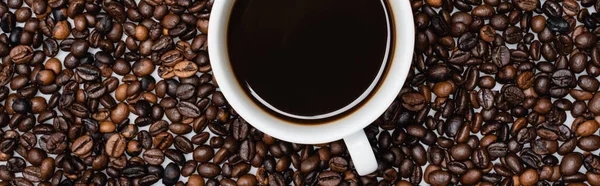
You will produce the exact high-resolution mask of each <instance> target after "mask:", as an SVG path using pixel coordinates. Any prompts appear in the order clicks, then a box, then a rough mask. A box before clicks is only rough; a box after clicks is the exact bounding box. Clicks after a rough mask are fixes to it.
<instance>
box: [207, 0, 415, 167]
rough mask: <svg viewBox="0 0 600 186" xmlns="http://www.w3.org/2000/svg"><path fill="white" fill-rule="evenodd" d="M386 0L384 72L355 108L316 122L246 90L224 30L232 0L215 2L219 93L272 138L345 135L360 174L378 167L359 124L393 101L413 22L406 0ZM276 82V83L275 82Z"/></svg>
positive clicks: (212, 39) (212, 27)
mask: <svg viewBox="0 0 600 186" xmlns="http://www.w3.org/2000/svg"><path fill="white" fill-rule="evenodd" d="M382 1H387V5H388V9H387V13H388V15H390V16H388V17H389V18H390V19H389V20H388V23H390V24H391V25H392V26H391V32H390V34H391V35H392V38H393V39H391V40H390V41H391V44H392V47H391V49H389V50H388V51H389V56H388V58H389V60H388V63H389V64H388V67H387V73H386V75H385V76H383V77H382V78H381V80H380V85H379V87H378V89H376V90H374V91H373V92H372V93H371V94H372V96H371V98H370V99H367V100H365V102H364V103H363V104H362V105H361V106H360V107H359V108H358V109H356V110H355V111H354V112H352V113H349V114H347V115H345V116H343V117H341V118H338V119H335V120H332V121H328V122H326V123H324V124H318V125H301V124H298V123H293V122H291V121H287V120H283V119H280V118H277V117H274V116H273V115H272V114H270V113H268V112H267V111H264V110H263V109H262V108H261V107H260V106H259V105H257V104H256V103H255V102H254V101H253V100H252V98H250V97H249V96H248V95H246V93H245V91H244V89H243V88H242V87H241V86H240V85H239V83H238V82H237V79H236V78H235V75H234V74H233V70H232V68H231V65H230V62H229V54H228V49H227V30H228V24H229V17H230V15H231V11H232V8H233V5H234V3H235V0H217V1H215V2H214V5H213V7H212V12H211V16H210V21H209V27H208V33H209V34H208V52H209V55H210V58H211V66H212V71H213V75H214V76H215V79H216V81H217V84H218V85H219V88H220V89H221V92H223V95H224V96H225V98H226V99H227V101H228V102H229V104H230V105H231V106H232V107H233V108H234V109H235V111H236V112H237V113H238V114H239V115H240V116H242V117H243V118H244V119H245V120H246V121H247V122H248V123H250V124H251V125H252V126H254V127H256V128H257V129H258V130H260V131H262V132H265V133H266V134H269V135H271V136H273V137H275V138H278V139H281V140H285V141H289V142H293V143H301V144H320V143H328V142H332V141H336V140H339V139H344V142H345V143H346V146H347V149H348V151H349V152H350V156H351V158H352V162H353V164H354V167H355V168H356V171H357V172H358V174H360V175H366V174H369V173H371V172H373V171H375V170H376V169H377V161H376V159H375V155H374V153H373V151H372V150H371V146H370V144H369V142H368V140H367V137H366V135H365V133H364V132H363V130H362V129H363V128H364V127H366V126H367V125H369V124H370V123H372V122H373V121H375V120H376V119H377V118H378V117H379V116H380V115H381V114H382V113H383V112H384V111H385V110H386V109H387V108H388V106H389V105H390V104H391V103H392V102H393V101H394V99H395V98H396V96H397V95H398V92H399V91H400V89H401V88H402V85H403V84H404V81H405V79H406V76H407V74H408V70H409V69H410V65H411V62H412V56H413V49H414V35H415V30H414V24H413V15H412V10H411V5H410V3H409V1H408V0H382ZM274 88H275V87H274Z"/></svg>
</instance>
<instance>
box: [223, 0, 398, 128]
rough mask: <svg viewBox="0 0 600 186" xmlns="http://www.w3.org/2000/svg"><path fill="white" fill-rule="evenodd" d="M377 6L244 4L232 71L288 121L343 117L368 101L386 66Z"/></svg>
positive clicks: (233, 33) (235, 31)
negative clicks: (345, 113)
mask: <svg viewBox="0 0 600 186" xmlns="http://www.w3.org/2000/svg"><path fill="white" fill-rule="evenodd" d="M385 6H386V5H385V4H382V2H381V1H379V0H238V1H237V2H236V4H235V6H234V8H233V12H232V15H231V18H230V22H229V30H228V47H229V56H230V60H231V65H232V67H233V70H234V72H235V74H236V76H237V79H238V81H239V82H240V84H241V86H242V87H243V88H244V89H245V90H246V93H247V94H248V95H251V96H250V97H252V98H253V99H255V102H256V103H257V104H258V105H261V106H263V107H264V108H265V109H266V110H269V111H270V112H272V113H277V115H279V116H284V118H295V119H305V120H314V119H324V118H331V117H332V116H334V115H335V116H339V115H340V114H341V113H343V112H346V111H348V110H349V109H351V108H353V107H356V106H357V105H359V104H360V103H361V102H362V101H364V100H365V99H366V98H368V97H369V95H370V93H371V92H372V91H371V90H374V89H375V88H376V87H377V85H378V81H379V80H380V79H381V77H382V76H383V73H385V70H386V66H387V61H386V60H387V58H386V53H387V50H388V46H387V45H389V40H390V38H389V37H388V34H389V33H390V31H389V30H390V29H389V26H388V21H387V15H386V12H385V11H386V8H385Z"/></svg>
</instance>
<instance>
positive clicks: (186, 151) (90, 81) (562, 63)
mask: <svg viewBox="0 0 600 186" xmlns="http://www.w3.org/2000/svg"><path fill="white" fill-rule="evenodd" d="M213 2H214V0H198V1H192V0H140V1H134V0H104V1H101V0H92V1H90V0H6V1H0V29H1V30H2V33H1V34H0V57H2V64H1V65H0V85H2V86H1V87H0V103H2V106H0V127H2V130H0V162H2V164H3V165H0V180H2V182H0V185H34V184H36V185H75V184H78V185H83V184H94V185H124V186H125V185H126V186H130V185H132V186H133V185H153V184H155V185H184V184H187V185H271V186H278V185H317V184H318V185H396V186H404V185H418V184H431V185H476V184H480V185H503V186H510V185H525V186H531V185H567V184H569V185H586V184H589V185H594V186H596V185H600V156H599V154H598V152H597V151H596V150H598V149H600V136H599V135H598V132H597V130H598V128H600V124H599V122H600V94H597V92H598V91H599V87H600V82H599V81H598V79H597V78H598V76H600V45H599V44H598V37H600V27H599V26H600V25H599V23H600V14H598V10H599V9H600V1H598V0H580V1H579V0H578V1H575V0H563V1H560V2H559V1H551V0H547V1H545V2H540V1H539V0H512V1H499V0H483V1H481V0H424V1H423V0H413V1H411V5H412V8H413V11H414V23H415V27H416V29H417V32H416V43H415V46H416V48H415V53H414V59H413V61H412V64H413V65H412V67H411V70H410V74H409V78H408V80H407V82H406V83H405V86H404V88H403V89H402V91H401V92H400V94H399V95H398V98H397V100H396V101H395V102H394V103H393V104H392V105H391V106H390V107H389V108H388V109H387V111H386V112H385V113H384V114H383V115H382V116H381V117H380V118H379V119H378V120H376V121H375V122H373V124H371V125H369V126H368V127H367V128H365V132H366V133H367V136H368V138H369V140H370V143H371V145H372V147H373V151H374V152H375V153H376V156H377V158H378V170H377V171H376V172H374V173H372V174H370V175H367V176H359V175H357V173H356V172H355V171H354V169H353V165H352V159H351V158H350V156H349V154H348V152H347V151H346V148H345V145H344V143H343V142H342V141H336V142H332V143H329V144H321V145H315V146H313V145H301V144H294V143H289V142H285V141H280V140H277V139H275V138H273V137H271V136H269V135H267V134H264V133H262V132H261V131H259V130H257V129H255V128H253V127H252V126H251V125H249V124H248V123H247V122H246V121H245V120H244V119H243V118H241V117H239V116H238V115H237V113H236V112H235V110H233V109H232V108H231V107H230V106H229V105H228V104H227V101H226V100H225V99H224V97H223V94H222V93H221V92H220V91H219V90H218V85H217V83H216V82H215V81H214V80H213V77H212V75H211V66H210V60H209V57H208V53H207V45H206V38H207V37H206V36H207V35H206V34H207V27H208V18H209V16H210V10H211V8H212V4H213ZM65 53H66V57H64V59H62V58H60V59H59V58H57V56H58V55H59V54H65ZM155 77H160V78H159V79H156V78H155ZM130 115H132V116H135V117H130ZM571 117H572V118H574V119H573V120H572V121H570V119H568V118H571ZM130 118H133V119H130ZM567 121H569V122H567ZM182 180H184V181H182Z"/></svg>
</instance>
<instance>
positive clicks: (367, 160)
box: [344, 130, 377, 176]
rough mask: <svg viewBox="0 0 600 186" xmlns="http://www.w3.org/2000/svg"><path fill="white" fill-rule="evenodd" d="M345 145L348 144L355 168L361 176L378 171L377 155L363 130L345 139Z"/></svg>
mask: <svg viewBox="0 0 600 186" xmlns="http://www.w3.org/2000/svg"><path fill="white" fill-rule="evenodd" d="M344 143H346V147H347V148H348V152H350V157H351V158H352V162H353V163H354V168H356V172H358V174H359V175H361V176H364V175H367V174H370V173H372V172H373V171H375V170H377V160H376V159H375V154H374V153H373V150H372V149H371V144H369V140H368V139H367V135H366V134H365V132H364V131H363V130H359V131H358V132H355V133H354V134H350V135H348V136H346V137H344Z"/></svg>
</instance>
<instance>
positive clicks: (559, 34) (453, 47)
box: [367, 0, 600, 186]
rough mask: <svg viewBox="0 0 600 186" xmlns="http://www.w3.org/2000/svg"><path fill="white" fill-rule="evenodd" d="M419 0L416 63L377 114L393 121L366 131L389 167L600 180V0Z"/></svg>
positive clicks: (439, 173)
mask: <svg viewBox="0 0 600 186" xmlns="http://www.w3.org/2000/svg"><path fill="white" fill-rule="evenodd" d="M411 3H412V8H413V10H414V15H415V16H414V23H415V26H416V29H417V33H416V44H415V47H416V48H415V54H414V58H413V68H412V69H411V74H410V77H409V78H408V81H409V82H407V84H406V86H405V88H404V89H403V90H402V93H400V95H399V100H398V101H397V103H395V105H392V107H390V108H389V109H388V111H387V112H386V113H385V114H384V115H383V118H382V121H381V122H380V123H379V127H381V128H383V129H386V130H391V129H396V130H395V131H394V132H392V134H390V133H389V132H387V131H381V132H379V130H378V128H377V127H376V126H373V127H369V128H368V129H367V131H370V132H371V136H372V137H373V138H372V139H373V142H372V143H374V144H377V145H378V146H377V148H376V150H377V151H378V153H379V154H380V160H381V161H382V162H383V163H382V165H380V167H381V170H382V171H384V172H381V173H382V175H383V176H384V177H385V175H386V172H393V171H387V170H388V167H390V165H391V166H392V167H398V169H399V172H398V173H397V174H396V175H397V177H398V178H406V177H408V178H409V182H410V183H412V184H419V183H421V180H420V178H421V177H422V178H423V181H424V182H425V183H427V184H431V185H449V184H452V185H458V184H460V185H475V184H479V185H503V186H509V185H524V186H532V185H588V184H589V185H594V186H597V185H600V156H598V152H597V151H596V150H598V149H600V136H598V132H597V131H598V128H599V124H598V123H599V122H600V116H599V115H600V93H598V91H599V90H598V88H599V87H600V83H599V81H598V76H599V75H600V44H599V43H598V37H600V27H599V26H600V25H599V24H598V23H600V14H598V11H599V10H600V1H597V0H577V1H575V0H562V1H554V0H547V1H539V0H512V1H499V0H483V1H481V0H424V1H411ZM569 118H574V119H569ZM568 119H569V120H571V121H569V120H568ZM376 133H379V136H378V138H377V139H376V138H374V136H375V135H376ZM398 145H400V147H397V146H398ZM424 146H427V147H424ZM394 149H398V150H394ZM399 157H401V158H399ZM426 164H427V165H426ZM425 165H426V166H425ZM422 166H424V170H423V169H422V168H423V167H422ZM386 181H389V182H391V181H392V180H386ZM407 184H408V183H407ZM396 185H400V184H396Z"/></svg>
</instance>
